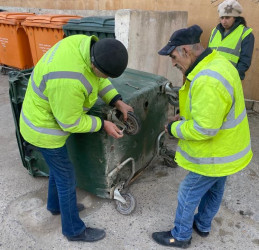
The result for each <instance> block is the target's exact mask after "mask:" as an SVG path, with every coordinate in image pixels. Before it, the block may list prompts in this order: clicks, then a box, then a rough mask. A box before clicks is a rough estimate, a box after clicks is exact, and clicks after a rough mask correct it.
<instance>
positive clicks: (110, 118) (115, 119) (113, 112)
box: [107, 109, 127, 130]
mask: <svg viewBox="0 0 259 250" xmlns="http://www.w3.org/2000/svg"><path fill="white" fill-rule="evenodd" d="M116 112H117V111H116V109H112V110H111V111H110V113H109V114H107V120H108V121H111V122H113V123H115V124H116V125H118V126H119V127H120V128H121V129H124V130H125V129H127V126H126V125H125V124H124V123H123V122H122V121H120V120H119V118H118V117H117V116H116Z"/></svg>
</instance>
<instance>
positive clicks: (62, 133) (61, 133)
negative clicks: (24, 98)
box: [21, 110, 70, 136]
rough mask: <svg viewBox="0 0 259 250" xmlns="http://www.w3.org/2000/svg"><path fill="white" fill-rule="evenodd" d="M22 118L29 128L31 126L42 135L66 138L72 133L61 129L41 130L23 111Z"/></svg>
mask: <svg viewBox="0 0 259 250" xmlns="http://www.w3.org/2000/svg"><path fill="white" fill-rule="evenodd" d="M21 114H22V118H23V120H24V122H25V124H26V125H27V126H29V127H30V128H31V129H33V130H35V131H37V132H39V133H42V134H48V135H58V136H65V135H69V134H70V133H68V132H65V131H63V130H61V129H50V128H41V127H36V126H35V125H33V124H32V123H31V122H30V120H29V119H28V118H27V117H26V116H25V115H24V113H23V110H21Z"/></svg>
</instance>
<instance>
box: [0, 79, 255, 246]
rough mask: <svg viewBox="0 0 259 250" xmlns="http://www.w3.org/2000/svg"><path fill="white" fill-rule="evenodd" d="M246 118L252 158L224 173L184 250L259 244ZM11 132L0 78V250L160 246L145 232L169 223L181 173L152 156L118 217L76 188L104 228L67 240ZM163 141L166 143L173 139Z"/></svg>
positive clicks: (92, 220)
mask: <svg viewBox="0 0 259 250" xmlns="http://www.w3.org/2000/svg"><path fill="white" fill-rule="evenodd" d="M249 122H250V127H251V133H252V146H253V152H254V158H253V160H252V162H251V164H250V165H249V166H248V167H247V168H245V169H244V170H243V171H241V172H239V173H237V174H235V175H233V176H231V177H229V179H228V181H227V185H226V192H225V195H224V201H223V204H222V206H221V209H220V211H219V213H218V214H217V215H216V217H215V220H214V221H213V225H212V232H211V234H210V236H209V237H208V238H206V239H203V238H201V237H199V236H198V235H197V234H196V233H193V239H192V245H191V247H190V248H189V249H210V250H211V249H215V250H216V249H228V250H232V249H238V250H239V249H240V250H244V249H249V250H253V249H259V211H258V208H259V204H258V202H259V194H258V190H259V174H258V173H259V144H258V141H259V132H258V131H259V114H255V113H252V114H249ZM14 131H15V127H14V123H13V117H12V113H11V108H10V104H9V97H8V77H7V76H5V75H4V76H3V75H0V225H1V230H0V249H14V250H16V249H33V250H40V249H42V250H49V249H62V250H63V249H70V250H75V249H96V250H102V249H106V250H110V249H111V250H112V249H116V250H117V249H118V250H122V249H125V250H138V249H139V250H140V249H141V250H142V249H144V250H146V249H147V250H150V249H166V247H161V246H159V245H157V244H156V243H154V242H153V241H152V239H151V237H150V236H151V234H152V232H154V231H160V230H169V229H171V227H172V226H173V219H174V213H175V209H176V206H177V200H176V196H177V189H178V185H179V183H180V181H181V180H182V179H183V178H184V176H185V174H186V171H185V170H183V169H181V168H176V169H173V168H168V167H166V166H164V165H162V161H161V160H160V159H158V160H156V161H154V162H153V164H152V165H150V167H149V168H148V169H147V170H146V171H145V172H144V173H143V174H142V175H141V176H140V177H139V178H137V179H136V181H135V182H134V183H133V184H132V185H131V187H130V192H131V193H132V194H133V195H134V197H135V198H136V200H137V207H136V210H135V212H134V213H133V214H131V215H129V216H123V215H121V214H119V213H118V212H117V211H116V210H115V206H114V201H112V200H105V199H100V198H97V197H95V196H93V195H91V194H89V193H87V192H85V191H82V190H78V199H79V201H81V202H83V203H84V204H85V206H86V207H87V209H86V210H85V211H83V212H81V214H80V216H81V218H82V219H83V220H84V221H85V222H86V223H87V224H88V225H89V226H96V227H100V228H104V229H106V232H107V237H106V238H105V239H104V240H102V241H100V242H97V243H78V242H74V243H71V242H68V241H67V240H66V238H65V237H63V236H62V234H61V227H60V216H51V215H50V214H49V213H48V212H47V211H46V209H45V207H46V192H47V181H48V180H47V178H33V177H32V176H30V175H29V174H28V172H27V170H26V169H25V168H24V167H23V166H22V163H21V160H20V158H19V152H18V147H17V143H16V139H15V133H14ZM167 143H168V144H170V145H171V146H172V147H174V145H175V140H173V139H168V141H167ZM233 146H234V145H233Z"/></svg>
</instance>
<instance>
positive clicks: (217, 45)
mask: <svg viewBox="0 0 259 250" xmlns="http://www.w3.org/2000/svg"><path fill="white" fill-rule="evenodd" d="M218 13H219V18H220V23H219V24H218V25H217V27H215V28H214V29H213V30H212V32H211V35H210V39H209V44H208V47H210V48H212V49H215V50H217V51H218V52H219V53H220V54H221V55H223V56H224V57H226V58H227V59H228V60H229V61H230V62H231V63H232V64H233V65H234V66H235V67H236V69H237V70H238V73H239V76H240V78H241V80H243V79H244V78H245V72H246V71H247V70H248V69H249V67H250V65H251V61H252V54H253V50H254V35H253V33H252V29H251V28H248V27H247V26H246V20H245V18H244V17H242V16H240V15H241V13H242V6H241V5H240V4H239V3H238V2H237V1H236V0H226V1H224V2H222V3H221V4H219V6H218Z"/></svg>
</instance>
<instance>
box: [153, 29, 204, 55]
mask: <svg viewBox="0 0 259 250" xmlns="http://www.w3.org/2000/svg"><path fill="white" fill-rule="evenodd" d="M202 32H203V30H202V29H201V27H200V26H198V25H193V26H190V27H188V28H185V29H180V30H177V31H175V32H174V33H173V34H172V36H171V37H170V40H169V42H168V43H167V45H166V46H165V47H164V48H162V49H161V50H160V51H158V54H159V55H162V56H168V55H170V54H171V53H172V51H173V50H174V49H175V48H176V47H177V46H181V45H187V44H195V43H199V42H200V36H201V34H202Z"/></svg>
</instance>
